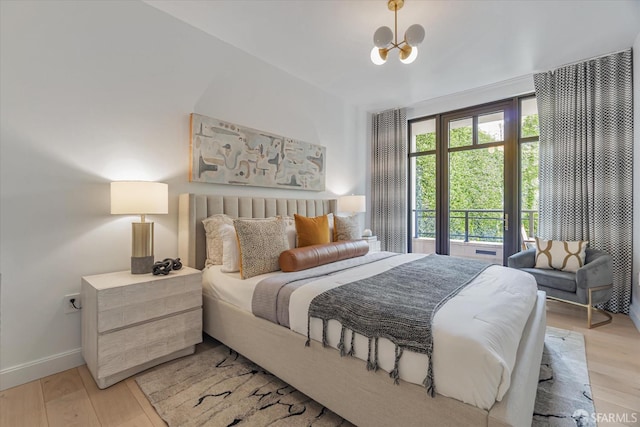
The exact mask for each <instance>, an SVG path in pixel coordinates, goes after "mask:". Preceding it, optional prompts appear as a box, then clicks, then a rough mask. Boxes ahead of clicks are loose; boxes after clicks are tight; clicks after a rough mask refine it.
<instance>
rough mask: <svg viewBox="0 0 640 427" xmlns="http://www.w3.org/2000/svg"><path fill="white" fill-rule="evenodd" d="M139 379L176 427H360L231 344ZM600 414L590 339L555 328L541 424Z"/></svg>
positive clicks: (575, 422) (577, 421) (549, 339)
mask: <svg viewBox="0 0 640 427" xmlns="http://www.w3.org/2000/svg"><path fill="white" fill-rule="evenodd" d="M136 381H137V382H138V385H139V386H140V388H141V389H142V391H143V393H144V394H145V395H146V396H147V398H148V399H149V401H150V402H151V404H152V405H153V406H154V408H155V409H156V411H157V412H158V414H159V415H160V417H162V419H163V420H165V421H166V423H167V424H168V425H169V426H170V427H178V426H179V427H183V426H184V427H189V426H212V427H216V426H234V425H246V426H351V425H352V424H350V423H349V422H348V421H346V420H343V419H342V418H340V417H339V416H338V415H336V414H334V413H333V412H331V411H329V410H328V409H326V408H324V407H323V406H322V405H320V404H318V403H316V402H315V401H313V400H312V399H310V398H309V397H307V396H305V395H304V394H302V393H300V392H299V391H297V390H296V389H294V388H293V387H291V386H290V385H288V384H286V383H284V382H283V381H281V380H280V379H278V378H277V377H275V376H273V375H272V374H270V373H269V372H267V371H265V370H264V369H262V368H260V367H259V366H257V365H255V364H254V363H252V362H250V361H249V360H247V359H245V358H244V357H242V356H240V355H239V354H238V353H236V352H235V351H232V350H229V348H227V347H225V346H223V345H219V346H217V347H214V348H211V349H208V350H205V351H202V352H200V353H196V354H194V355H192V356H188V357H184V358H182V359H179V360H176V361H174V362H171V363H167V364H164V365H161V366H159V367H158V368H156V369H154V370H152V371H150V372H147V373H145V374H143V375H141V376H139V377H138V378H137V379H136ZM425 396H426V395H425ZM593 412H594V409H593V403H592V401H591V389H590V386H589V376H588V371H587V364H586V358H585V350H584V338H583V336H582V334H579V333H576V332H570V331H566V330H563V329H556V328H552V327H548V328H547V333H546V336H545V346H544V353H543V356H542V365H541V366H540V380H539V384H538V394H537V399H536V404H535V412H534V417H533V425H534V426H537V427H546V426H550V427H555V426H590V425H594V424H593V423H592V421H591V414H592V413H593ZM589 423H591V424H589Z"/></svg>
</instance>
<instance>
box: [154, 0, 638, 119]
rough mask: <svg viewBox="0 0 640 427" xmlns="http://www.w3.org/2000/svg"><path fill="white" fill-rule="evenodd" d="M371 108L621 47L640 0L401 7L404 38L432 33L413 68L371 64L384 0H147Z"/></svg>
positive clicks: (386, 18) (384, 17)
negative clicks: (409, 31) (411, 32)
mask: <svg viewBox="0 0 640 427" xmlns="http://www.w3.org/2000/svg"><path fill="white" fill-rule="evenodd" d="M144 1H146V3H148V4H150V5H152V6H154V7H156V8H158V9H160V10H162V11H164V12H166V13H168V14H170V15H172V16H174V17H176V18H178V19H180V20H182V21H184V22H187V23H189V24H191V25H192V26H194V27H196V28H199V29H201V30H202V31H205V32H207V33H209V34H211V35H213V36H215V37H217V38H219V39H221V40H223V41H225V42H227V43H229V44H231V45H233V46H235V47H237V48H239V49H241V50H243V51H245V52H247V53H249V54H251V55H253V56H255V57H258V58H260V59H262V60H263V61H265V62H267V63H269V64H272V65H273V66H275V67H278V68H280V69H282V70H284V71H286V72H287V73H289V74H292V75H294V76H296V77H298V78H300V79H302V80H304V81H306V82H308V83H310V84H312V85H314V86H317V87H319V88H321V89H323V90H325V91H326V92H329V93H332V94H334V95H336V96H339V97H340V98H342V99H344V100H345V102H347V103H349V104H353V105H356V106H358V107H361V108H363V109H365V110H367V111H379V110H383V109H386V108H393V107H401V106H402V107H408V106H412V105H415V104H417V103H419V102H421V101H425V100H428V99H432V98H436V97H440V96H445V95H448V94H452V93H457V92H461V91H465V90H469V89H472V88H476V87H480V86H485V85H490V84H493V83H496V82H501V81H504V80H509V79H513V78H517V77H522V76H525V75H529V74H531V73H533V72H539V71H546V70H550V69H553V68H556V67H558V66H561V65H564V64H567V63H571V62H575V61H579V60H582V59H587V58H591V57H594V56H598V55H602V54H606V53H609V52H615V51H619V50H622V49H625V48H628V47H631V46H632V45H633V42H634V40H635V38H636V36H638V34H639V33H640V0H624V1H616V0H608V1H557V0H556V1H489V0H485V1H451V0H445V1H435V0H434V1H425V0H406V1H405V4H404V7H403V8H402V9H401V10H400V11H398V32H399V33H400V34H399V37H398V38H399V39H401V38H402V37H403V34H404V31H405V30H406V28H407V27H409V26H410V25H412V24H415V23H419V24H421V25H422V26H423V27H424V28H425V30H426V38H425V41H424V42H423V43H422V44H421V45H420V46H419V55H418V58H417V59H416V61H415V62H414V63H412V64H409V65H405V64H402V63H400V61H399V60H398V59H397V49H396V50H394V51H392V52H390V54H389V60H388V61H387V63H386V64H384V65H381V66H377V65H374V64H373V63H371V61H370V59H369V54H370V51H371V48H372V47H373V33H374V31H375V30H376V29H377V28H378V27H380V26H383V25H385V26H388V27H390V28H392V29H393V19H394V18H393V12H391V11H389V10H388V9H387V4H386V3H387V2H386V0H375V1H371V0H288V1H279V0H228V1H225V0H215V1H203V0H196V1H191V0H161V1H158V0H144Z"/></svg>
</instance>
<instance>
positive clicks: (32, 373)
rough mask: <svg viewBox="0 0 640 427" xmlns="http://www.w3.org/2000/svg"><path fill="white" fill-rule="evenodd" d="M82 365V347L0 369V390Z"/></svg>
mask: <svg viewBox="0 0 640 427" xmlns="http://www.w3.org/2000/svg"><path fill="white" fill-rule="evenodd" d="M81 365H84V359H83V358H82V349H80V348H76V349H74V350H69V351H66V352H64V353H59V354H54V355H52V356H47V357H44V358H42V359H38V360H34V361H32V362H27V363H23V364H21V365H16V366H12V367H10V368H6V369H3V370H2V371H0V391H1V390H6V389H8V388H11V387H15V386H18V385H21V384H25V383H28V382H30V381H34V380H37V379H40V378H43V377H46V376H48V375H53V374H57V373H58V372H62V371H66V370H67V369H71V368H75V367H77V366H81Z"/></svg>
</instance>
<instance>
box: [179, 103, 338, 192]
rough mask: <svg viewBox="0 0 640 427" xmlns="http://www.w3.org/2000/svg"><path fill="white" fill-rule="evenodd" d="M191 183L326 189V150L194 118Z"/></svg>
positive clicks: (197, 116) (227, 124) (207, 118)
mask: <svg viewBox="0 0 640 427" xmlns="http://www.w3.org/2000/svg"><path fill="white" fill-rule="evenodd" d="M190 154H191V158H190V167H189V181H193V182H209V183H215V184H234V185H252V186H258V187H272V188H288V189H298V190H312V191H324V189H325V174H326V167H325V159H326V147H323V146H322V145H317V144H310V143H308V142H303V141H298V140H295V139H292V138H287V137H284V136H280V135H275V134H272V133H269V132H262V131H259V130H255V129H251V128H248V127H244V126H239V125H236V124H233V123H228V122H225V121H223V120H219V119H213V118H211V117H206V116H201V115H200V114H195V113H192V114H191V150H190Z"/></svg>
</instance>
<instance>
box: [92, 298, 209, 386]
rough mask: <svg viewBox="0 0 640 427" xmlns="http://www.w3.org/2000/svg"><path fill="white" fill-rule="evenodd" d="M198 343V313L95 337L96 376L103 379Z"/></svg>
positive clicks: (200, 310)
mask: <svg viewBox="0 0 640 427" xmlns="http://www.w3.org/2000/svg"><path fill="white" fill-rule="evenodd" d="M201 341H202V309H201V308H198V309H194V310H192V311H188V312H186V313H182V314H177V315H174V316H170V317H167V318H164V319H160V320H157V321H155V322H150V323H143V324H141V325H138V326H133V327H130V328H125V329H121V330H118V331H115V332H109V333H107V334H103V335H99V336H98V366H99V370H98V376H99V377H105V376H109V375H113V374H115V373H117V372H120V371H123V370H125V369H129V368H131V367H134V366H137V365H140V364H142V363H144V362H146V361H149V360H153V359H156V358H159V357H162V356H165V355H167V354H170V353H173V352H175V351H177V350H180V349H183V348H185V347H188V346H190V345H194V344H197V343H199V342H201Z"/></svg>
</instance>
